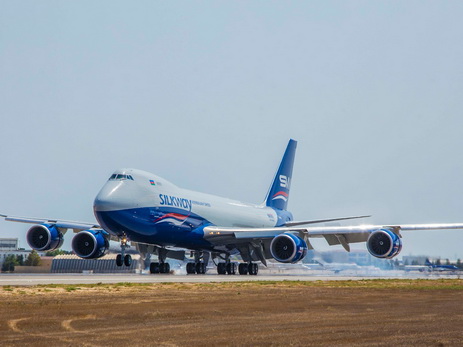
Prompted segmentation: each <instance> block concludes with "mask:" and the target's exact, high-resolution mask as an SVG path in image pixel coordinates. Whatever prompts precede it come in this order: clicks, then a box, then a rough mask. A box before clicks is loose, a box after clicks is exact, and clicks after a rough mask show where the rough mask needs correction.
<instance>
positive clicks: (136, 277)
mask: <svg viewBox="0 0 463 347" xmlns="http://www.w3.org/2000/svg"><path fill="white" fill-rule="evenodd" d="M379 278H381V279H441V278H448V279H456V278H460V276H459V275H450V274H445V275H444V274H439V275H437V274H435V275H433V276H429V275H423V274H410V273H405V272H400V273H397V272H391V273H390V274H389V275H384V274H382V275H381V276H371V275H369V276H359V275H357V274H346V275H333V274H317V275H314V274H313V273H311V274H300V273H299V274H297V273H296V274H281V273H278V274H259V275H257V276H249V275H248V276H240V275H234V276H229V275H217V274H213V273H211V274H206V275H181V274H180V275H176V274H156V275H151V274H148V273H142V274H92V273H79V274H50V273H47V274H0V286H35V285H46V284H96V283H104V284H108V283H123V282H127V283H213V282H244V281H348V280H367V279H379Z"/></svg>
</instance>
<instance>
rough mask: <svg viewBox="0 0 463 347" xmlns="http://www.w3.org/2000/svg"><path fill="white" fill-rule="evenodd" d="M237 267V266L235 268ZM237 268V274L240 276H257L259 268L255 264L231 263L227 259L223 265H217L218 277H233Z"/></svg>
mask: <svg viewBox="0 0 463 347" xmlns="http://www.w3.org/2000/svg"><path fill="white" fill-rule="evenodd" d="M237 265H238V266H237ZM237 267H238V273H239V274H240V275H247V274H249V275H254V276H255V275H257V273H258V272H259V266H258V265H257V264H256V263H240V264H237V263H233V262H231V261H230V259H229V258H228V257H227V258H226V259H225V263H223V262H222V263H218V264H217V273H218V274H219V275H226V274H228V275H234V274H236V268H237Z"/></svg>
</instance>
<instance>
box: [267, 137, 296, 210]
mask: <svg viewBox="0 0 463 347" xmlns="http://www.w3.org/2000/svg"><path fill="white" fill-rule="evenodd" d="M296 146H297V141H294V140H289V143H288V147H286V151H285V154H284V155H283V159H282V160H281V163H280V167H279V168H278V171H277V173H276V175H275V178H274V180H273V182H272V185H271V186H270V190H269V192H268V194H267V198H266V199H265V204H266V205H267V206H269V207H273V208H276V209H279V210H286V206H287V205H288V198H289V189H290V188H291V178H292V176H293V163H294V156H295V154H296Z"/></svg>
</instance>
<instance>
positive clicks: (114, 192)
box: [93, 182, 133, 211]
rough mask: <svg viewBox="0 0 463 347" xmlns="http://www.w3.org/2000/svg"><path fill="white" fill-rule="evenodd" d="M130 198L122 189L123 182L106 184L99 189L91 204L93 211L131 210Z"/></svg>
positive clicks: (131, 202)
mask: <svg viewBox="0 0 463 347" xmlns="http://www.w3.org/2000/svg"><path fill="white" fill-rule="evenodd" d="M132 205H133V201H132V196H131V194H130V192H129V191H128V190H127V189H124V184H123V182H117V183H116V182H108V183H107V184H105V185H104V186H103V188H101V190H100V192H99V193H98V195H97V196H96V197H95V201H94V202H93V209H94V210H95V211H114V210H123V209H128V208H132V207H133V206H132Z"/></svg>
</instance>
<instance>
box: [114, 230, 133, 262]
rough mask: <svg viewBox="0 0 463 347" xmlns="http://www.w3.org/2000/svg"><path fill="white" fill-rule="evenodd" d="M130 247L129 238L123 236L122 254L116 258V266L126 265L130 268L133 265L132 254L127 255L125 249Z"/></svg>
mask: <svg viewBox="0 0 463 347" xmlns="http://www.w3.org/2000/svg"><path fill="white" fill-rule="evenodd" d="M128 247H130V246H128V245H127V237H126V236H123V237H122V238H121V253H120V254H118V255H117V256H116V265H117V266H122V265H125V266H127V267H130V266H131V265H132V256H131V255H130V254H125V249H126V248H128Z"/></svg>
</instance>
